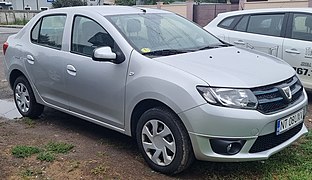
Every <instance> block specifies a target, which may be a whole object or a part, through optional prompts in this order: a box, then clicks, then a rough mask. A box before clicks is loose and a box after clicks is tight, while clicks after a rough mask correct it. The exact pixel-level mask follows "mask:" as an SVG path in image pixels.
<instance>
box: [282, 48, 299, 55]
mask: <svg viewBox="0 0 312 180" xmlns="http://www.w3.org/2000/svg"><path fill="white" fill-rule="evenodd" d="M285 52H287V53H290V54H300V52H299V51H298V50H297V49H294V48H293V49H286V50H285Z"/></svg>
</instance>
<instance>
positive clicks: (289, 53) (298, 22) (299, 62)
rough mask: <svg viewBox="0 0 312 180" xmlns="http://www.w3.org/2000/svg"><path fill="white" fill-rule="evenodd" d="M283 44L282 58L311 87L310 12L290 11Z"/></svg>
mask: <svg viewBox="0 0 312 180" xmlns="http://www.w3.org/2000/svg"><path fill="white" fill-rule="evenodd" d="M288 27H289V29H288V30H287V34H286V38H285V41H284V45H283V59H284V60H285V61H286V62H287V63H289V64H290V65H291V66H293V67H294V69H295V70H296V72H297V74H298V75H299V77H300V80H301V81H302V82H303V84H304V86H305V87H306V88H308V89H312V14H307V13H292V14H291V16H290V21H289V23H288Z"/></svg>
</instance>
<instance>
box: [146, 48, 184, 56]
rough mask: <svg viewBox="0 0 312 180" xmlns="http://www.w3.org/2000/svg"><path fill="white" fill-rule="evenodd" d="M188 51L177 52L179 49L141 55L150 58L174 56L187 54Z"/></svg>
mask: <svg viewBox="0 0 312 180" xmlns="http://www.w3.org/2000/svg"><path fill="white" fill-rule="evenodd" d="M187 52H190V51H187V50H179V49H162V50H156V51H151V52H146V53H142V54H143V55H152V56H169V55H174V54H181V53H187Z"/></svg>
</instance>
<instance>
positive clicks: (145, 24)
mask: <svg viewBox="0 0 312 180" xmlns="http://www.w3.org/2000/svg"><path fill="white" fill-rule="evenodd" d="M107 19H108V20H109V21H110V22H111V23H112V24H113V25H114V26H115V27H116V28H117V29H118V30H119V32H121V33H122V34H123V36H124V37H125V38H126V39H127V41H128V42H129V43H130V44H131V45H132V46H133V47H134V48H135V49H136V50H137V51H139V52H140V53H141V54H145V55H152V56H164V55H172V54H178V53H185V52H190V51H197V50H202V49H207V48H216V47H220V46H224V44H222V42H221V41H220V40H218V39H217V38H215V37H214V36H212V35H211V34H209V33H208V32H207V31H205V30H204V29H202V28H200V27H198V26H197V25H195V24H193V23H192V22H190V21H188V20H186V19H184V18H182V17H180V16H178V15H175V14H171V13H163V14H148V13H143V14H131V15H115V16H109V17H107Z"/></svg>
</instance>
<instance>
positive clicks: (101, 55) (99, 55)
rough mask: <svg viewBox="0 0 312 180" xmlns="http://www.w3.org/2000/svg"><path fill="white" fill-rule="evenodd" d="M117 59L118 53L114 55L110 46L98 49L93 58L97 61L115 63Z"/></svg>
mask: <svg viewBox="0 0 312 180" xmlns="http://www.w3.org/2000/svg"><path fill="white" fill-rule="evenodd" d="M116 58H117V55H116V53H113V52H112V49H111V48H110V47H108V46H105V47H99V48H96V49H95V50H94V51H93V56H92V59H93V60H95V61H114V60H116Z"/></svg>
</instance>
